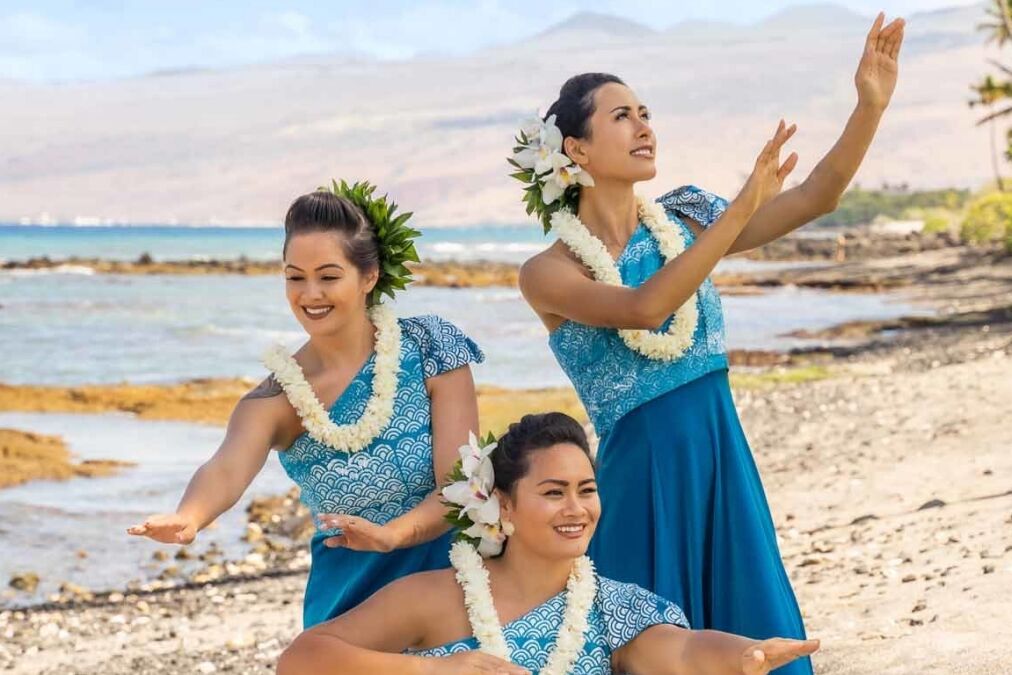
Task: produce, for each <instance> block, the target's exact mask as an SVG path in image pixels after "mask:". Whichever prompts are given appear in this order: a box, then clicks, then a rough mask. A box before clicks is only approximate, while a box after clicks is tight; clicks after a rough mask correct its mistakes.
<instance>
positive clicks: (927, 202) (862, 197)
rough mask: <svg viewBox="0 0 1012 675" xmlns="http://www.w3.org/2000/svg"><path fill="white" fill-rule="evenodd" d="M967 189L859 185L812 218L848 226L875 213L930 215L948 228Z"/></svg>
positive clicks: (935, 224)
mask: <svg viewBox="0 0 1012 675" xmlns="http://www.w3.org/2000/svg"><path fill="white" fill-rule="evenodd" d="M970 196H971V195H970V191H969V190H957V189H952V188H950V189H947V190H913V191H912V190H909V189H907V188H906V186H888V185H885V186H883V188H882V189H881V190H866V189H864V188H861V187H859V186H855V187H854V188H853V189H851V190H848V191H847V192H845V193H844V195H843V197H842V198H841V199H840V205H839V206H838V207H837V209H836V210H835V211H833V212H832V213H830V214H828V215H825V216H823V217H821V218H819V219H818V220H816V221H815V225H818V226H824V227H847V226H850V225H862V224H866V223H870V222H872V221H873V220H875V218H876V217H879V216H885V217H886V218H889V219H892V220H896V219H902V220H906V219H908V218H917V219H924V220H925V225H926V226H927V224H928V220H929V219H928V218H927V215H928V214H930V215H931V224H932V227H935V228H938V227H940V226H941V223H942V220H943V219H944V220H945V223H946V225H945V226H944V227H942V229H947V227H948V226H950V225H951V224H952V223H954V222H955V221H956V220H957V214H958V213H959V212H960V211H961V210H962V209H963V207H964V206H965V204H966V203H967V202H968V201H969V199H970ZM936 231H937V230H936Z"/></svg>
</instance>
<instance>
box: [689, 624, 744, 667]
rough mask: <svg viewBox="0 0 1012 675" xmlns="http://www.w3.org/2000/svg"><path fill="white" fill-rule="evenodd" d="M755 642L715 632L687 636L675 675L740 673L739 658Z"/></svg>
mask: <svg viewBox="0 0 1012 675" xmlns="http://www.w3.org/2000/svg"><path fill="white" fill-rule="evenodd" d="M752 644H757V643H756V641H755V640H750V639H748V638H744V637H741V636H739V635H731V634H730V633H721V632H720V631H715V630H698V631H692V632H690V633H688V635H687V639H686V642H685V646H684V649H683V650H682V652H681V659H680V660H679V665H678V669H677V670H676V672H677V673H679V675H682V674H684V675H689V674H690V673H691V674H692V675H737V674H740V673H741V666H742V655H743V654H744V653H745V650H746V649H748V647H749V645H752Z"/></svg>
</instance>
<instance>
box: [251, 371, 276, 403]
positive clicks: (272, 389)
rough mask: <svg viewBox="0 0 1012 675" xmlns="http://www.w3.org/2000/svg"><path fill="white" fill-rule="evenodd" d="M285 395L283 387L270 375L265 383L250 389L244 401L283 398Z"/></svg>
mask: <svg viewBox="0 0 1012 675" xmlns="http://www.w3.org/2000/svg"><path fill="white" fill-rule="evenodd" d="M284 393H285V390H284V389H283V388H282V387H281V383H280V382H278V380H277V378H275V377H274V374H273V373H272V374H270V375H268V376H267V378H266V379H264V381H263V382H261V383H260V384H258V385H257V386H255V387H253V388H252V389H250V390H249V391H248V392H247V393H246V395H245V396H243V397H242V400H243V401H254V400H257V399H262V398H274V397H276V396H281V395H282V394H284Z"/></svg>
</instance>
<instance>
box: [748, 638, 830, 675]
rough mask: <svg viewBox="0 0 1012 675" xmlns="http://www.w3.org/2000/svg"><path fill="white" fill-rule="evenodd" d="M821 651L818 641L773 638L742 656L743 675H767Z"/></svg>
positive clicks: (759, 643) (758, 643)
mask: <svg viewBox="0 0 1012 675" xmlns="http://www.w3.org/2000/svg"><path fill="white" fill-rule="evenodd" d="M818 649H819V641H818V640H787V639H785V638H773V639H771V640H763V641H762V642H757V643H755V644H753V645H752V646H750V647H749V648H748V649H746V650H745V653H744V654H742V655H741V672H742V675H765V673H768V672H770V671H771V670H773V669H774V668H779V667H780V666H783V665H785V664H788V663H790V662H791V661H794V660H795V659H800V658H801V657H802V656H809V655H810V654H814V653H815V652H816V651H817V650H818Z"/></svg>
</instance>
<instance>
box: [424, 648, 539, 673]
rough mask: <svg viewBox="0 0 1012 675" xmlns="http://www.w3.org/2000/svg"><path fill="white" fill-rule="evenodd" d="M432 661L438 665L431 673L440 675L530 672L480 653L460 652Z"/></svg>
mask: <svg viewBox="0 0 1012 675" xmlns="http://www.w3.org/2000/svg"><path fill="white" fill-rule="evenodd" d="M433 661H436V662H437V663H438V665H437V666H436V667H435V669H434V670H433V672H438V673H440V675H471V674H472V673H493V674H494V675H531V671H529V670H527V669H526V668H522V667H520V666H518V665H516V664H513V663H510V662H509V661H503V660H502V659H500V658H498V657H496V656H492V655H490V654H483V653H482V652H461V653H459V654H453V655H452V656H444V657H443V658H440V659H433Z"/></svg>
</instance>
